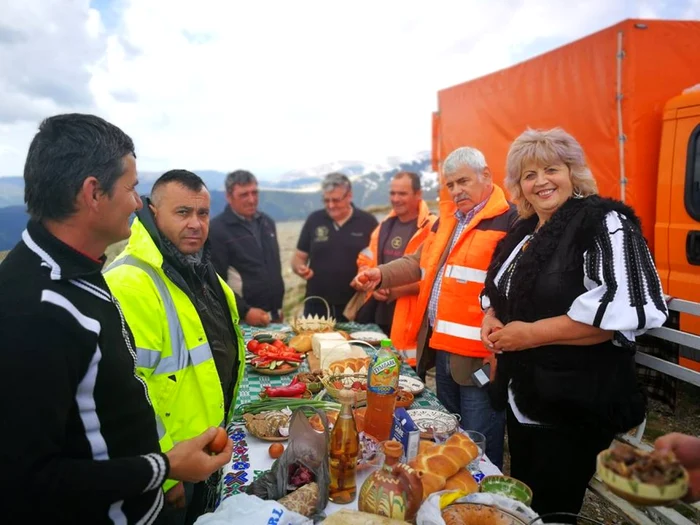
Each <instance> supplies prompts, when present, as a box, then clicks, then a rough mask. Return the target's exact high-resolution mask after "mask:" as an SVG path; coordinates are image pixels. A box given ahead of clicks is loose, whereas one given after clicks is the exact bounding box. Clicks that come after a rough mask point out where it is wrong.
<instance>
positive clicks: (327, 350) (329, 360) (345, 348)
mask: <svg viewBox="0 0 700 525" xmlns="http://www.w3.org/2000/svg"><path fill="white" fill-rule="evenodd" d="M321 345H322V346H321V354H320V355H321V357H320V361H319V363H320V366H321V370H328V371H330V368H331V365H332V364H334V363H336V362H338V361H347V360H349V359H352V358H360V359H361V360H362V361H364V360H365V359H366V360H367V362H369V358H368V357H367V352H365V351H364V350H363V349H362V347H361V346H355V345H352V346H351V345H349V344H348V343H347V342H340V341H323V342H322V343H321ZM366 371H367V368H366V367H365V372H366ZM350 373H355V372H354V371H350Z"/></svg>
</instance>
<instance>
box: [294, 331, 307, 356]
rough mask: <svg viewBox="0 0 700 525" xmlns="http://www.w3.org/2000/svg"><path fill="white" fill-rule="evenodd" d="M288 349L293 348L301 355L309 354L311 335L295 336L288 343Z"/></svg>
mask: <svg viewBox="0 0 700 525" xmlns="http://www.w3.org/2000/svg"><path fill="white" fill-rule="evenodd" d="M289 347H290V348H294V350H296V351H297V352H301V353H302V354H305V353H306V352H311V334H299V335H295V336H294V337H292V339H291V340H290V341H289Z"/></svg>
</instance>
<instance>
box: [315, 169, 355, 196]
mask: <svg viewBox="0 0 700 525" xmlns="http://www.w3.org/2000/svg"><path fill="white" fill-rule="evenodd" d="M336 188H345V191H350V190H351V189H352V184H350V179H348V177H347V175H343V174H342V173H338V172H333V173H329V174H328V175H326V176H325V177H324V178H323V181H322V182H321V191H322V192H323V193H328V192H329V191H333V190H334V189H336Z"/></svg>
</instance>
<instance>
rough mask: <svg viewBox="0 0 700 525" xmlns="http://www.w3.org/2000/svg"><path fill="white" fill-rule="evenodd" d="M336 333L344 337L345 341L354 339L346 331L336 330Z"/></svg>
mask: <svg viewBox="0 0 700 525" xmlns="http://www.w3.org/2000/svg"><path fill="white" fill-rule="evenodd" d="M336 331H337V332H338V333H339V334H340V335H342V336H343V337H344V338H345V339H347V340H348V341H349V340H350V339H352V337H350V334H349V333H347V332H345V331H344V330H336Z"/></svg>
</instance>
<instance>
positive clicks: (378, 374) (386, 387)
mask: <svg viewBox="0 0 700 525" xmlns="http://www.w3.org/2000/svg"><path fill="white" fill-rule="evenodd" d="M400 371H401V361H400V360H399V358H398V357H397V355H396V351H395V350H394V349H393V347H392V345H391V340H389V339H384V340H382V342H381V346H380V348H379V351H378V352H377V355H376V356H374V358H373V359H372V362H371V363H370V366H369V370H368V372H367V411H366V412H365V430H364V431H365V433H366V434H369V435H371V436H372V437H374V438H375V439H377V440H378V441H385V440H387V439H389V438H390V437H391V430H392V428H393V425H394V409H395V408H396V396H397V394H398V390H399V373H400Z"/></svg>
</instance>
